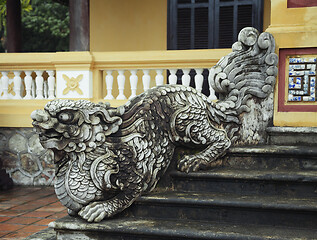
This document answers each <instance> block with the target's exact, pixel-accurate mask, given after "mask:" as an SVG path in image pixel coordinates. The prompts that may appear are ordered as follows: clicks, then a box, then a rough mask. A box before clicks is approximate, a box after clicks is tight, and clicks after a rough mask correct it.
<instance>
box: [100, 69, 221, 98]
mask: <svg viewBox="0 0 317 240" xmlns="http://www.w3.org/2000/svg"><path fill="white" fill-rule="evenodd" d="M203 71H204V73H205V74H204V75H203ZM105 72H106V75H105V84H106V90H107V92H106V96H105V97H104V99H106V100H112V99H117V100H125V99H127V98H129V99H131V98H133V97H135V96H136V95H137V90H138V88H141V90H140V89H139V91H138V92H142V91H146V90H148V89H149V88H150V86H151V85H152V86H153V85H155V86H159V85H163V84H165V83H168V84H182V85H184V86H190V85H191V86H193V87H195V88H196V90H197V91H199V92H201V91H202V89H203V83H204V81H205V85H206V82H207V76H208V72H209V70H208V69H203V68H195V69H189V68H184V69H174V68H170V69H154V70H153V69H152V70H151V69H132V70H122V69H121V70H106V71H105ZM150 72H151V73H152V74H150ZM114 73H115V75H116V81H117V89H115V90H116V92H117V93H118V94H117V96H114V95H113V90H114V80H115V79H114V76H113V75H114ZM190 73H191V74H190ZM126 75H128V77H126ZM140 81H141V84H139V82H140ZM152 81H153V82H154V84H151V82H152ZM127 82H128V84H127ZM207 87H208V92H209V97H210V98H211V99H212V100H215V99H217V97H216V96H215V91H214V90H213V89H212V87H211V86H208V84H207ZM126 88H129V89H130V93H129V96H126V95H125V90H126Z"/></svg>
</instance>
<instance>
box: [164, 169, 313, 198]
mask: <svg viewBox="0 0 317 240" xmlns="http://www.w3.org/2000/svg"><path fill="white" fill-rule="evenodd" d="M170 177H171V181H172V184H173V186H172V188H173V189H175V190H177V191H183V192H211V193H235V194H243V195H254V196H258V197H262V196H267V195H269V196H287V197H301V198H302V197H304V198H306V197H317V172H316V171H285V170H284V171H279V170H274V171H273V170H265V171H264V170H260V171H259V170H248V169H243V170H236V169H235V170H228V169H222V168H221V169H214V170H213V171H204V172H195V173H182V172H179V171H172V172H170Z"/></svg>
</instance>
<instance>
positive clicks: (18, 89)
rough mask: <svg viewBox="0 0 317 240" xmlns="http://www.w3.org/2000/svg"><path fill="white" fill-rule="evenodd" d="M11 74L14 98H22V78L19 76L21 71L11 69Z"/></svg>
mask: <svg viewBox="0 0 317 240" xmlns="http://www.w3.org/2000/svg"><path fill="white" fill-rule="evenodd" d="M13 74H14V78H13V82H14V92H15V96H14V99H22V96H21V86H22V79H21V77H20V74H21V71H13Z"/></svg>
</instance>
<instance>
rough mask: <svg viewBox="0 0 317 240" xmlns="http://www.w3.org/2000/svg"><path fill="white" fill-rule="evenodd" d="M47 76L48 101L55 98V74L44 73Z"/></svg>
mask: <svg viewBox="0 0 317 240" xmlns="http://www.w3.org/2000/svg"><path fill="white" fill-rule="evenodd" d="M46 72H47V74H48V78H47V85H48V99H54V98H55V77H54V74H55V72H54V71H52V70H50V71H46Z"/></svg>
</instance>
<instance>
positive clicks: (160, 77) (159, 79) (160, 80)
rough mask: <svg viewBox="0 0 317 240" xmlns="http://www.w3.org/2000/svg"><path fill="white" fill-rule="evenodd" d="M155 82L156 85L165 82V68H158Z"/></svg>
mask: <svg viewBox="0 0 317 240" xmlns="http://www.w3.org/2000/svg"><path fill="white" fill-rule="evenodd" d="M155 83H156V86H160V85H163V84H164V76H163V69H157V70H156V76H155Z"/></svg>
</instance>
